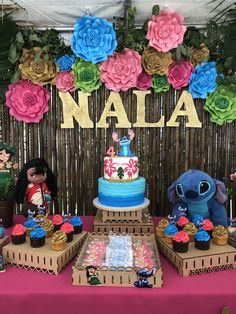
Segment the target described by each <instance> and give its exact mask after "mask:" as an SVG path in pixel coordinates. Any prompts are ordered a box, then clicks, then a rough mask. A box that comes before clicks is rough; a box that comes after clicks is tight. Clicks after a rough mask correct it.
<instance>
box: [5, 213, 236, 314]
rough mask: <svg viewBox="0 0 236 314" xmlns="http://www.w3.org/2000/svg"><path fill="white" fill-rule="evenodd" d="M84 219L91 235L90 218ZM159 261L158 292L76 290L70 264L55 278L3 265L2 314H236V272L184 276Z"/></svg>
mask: <svg viewBox="0 0 236 314" xmlns="http://www.w3.org/2000/svg"><path fill="white" fill-rule="evenodd" d="M82 219H83V221H84V230H87V231H92V228H93V226H92V224H93V219H94V217H82ZM22 221H23V220H22V217H21V216H16V217H15V221H14V222H15V223H19V222H22ZM9 232H10V230H8V233H9ZM161 263H162V268H163V272H164V276H163V277H164V278H163V280H164V287H163V288H160V289H139V288H108V287H74V286H72V284H71V283H72V269H71V264H69V265H68V266H67V267H66V269H65V270H64V271H63V272H62V273H61V274H60V275H59V276H55V275H50V274H44V273H40V272H36V271H30V270H25V269H19V268H13V267H7V270H6V272H5V273H0V314H18V313H19V314H65V313H66V314H79V313H81V314H92V313H102V314H111V313H112V314H121V313H122V314H143V313H145V314H152V313H155V314H189V313H190V314H220V313H221V310H222V308H223V307H224V306H226V305H228V306H229V307H230V309H231V312H230V314H236V269H234V270H227V271H222V272H215V273H209V274H204V275H197V276H192V277H186V278H183V277H181V276H180V275H179V274H178V273H177V272H176V271H175V269H174V268H173V267H172V266H171V265H170V264H169V263H168V262H167V261H166V260H165V259H164V258H162V257H161Z"/></svg>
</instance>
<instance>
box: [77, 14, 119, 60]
mask: <svg viewBox="0 0 236 314" xmlns="http://www.w3.org/2000/svg"><path fill="white" fill-rule="evenodd" d="M116 46H117V41H116V32H115V30H114V28H113V25H112V24H111V23H110V22H108V21H107V20H105V19H101V18H98V17H96V16H84V17H82V18H80V19H78V20H77V21H76V22H75V25H74V34H73V37H72V42H71V47H72V50H73V52H74V54H75V55H76V56H77V57H80V58H82V59H84V60H85V61H91V62H92V63H94V64H95V63H98V62H101V61H105V60H107V58H108V56H109V55H112V54H113V52H114V50H115V49H116Z"/></svg>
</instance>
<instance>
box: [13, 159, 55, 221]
mask: <svg viewBox="0 0 236 314" xmlns="http://www.w3.org/2000/svg"><path fill="white" fill-rule="evenodd" d="M56 195H57V182H56V177H55V175H54V174H53V172H52V170H51V169H50V168H49V165H48V163H47V162H46V161H45V160H44V159H43V158H37V159H32V160H30V161H28V162H27V163H26V164H25V165H24V167H23V169H22V170H21V172H20V173H19V176H18V180H17V183H16V188H15V200H16V202H17V203H18V204H23V210H22V214H23V215H24V216H25V217H27V213H28V210H29V209H30V210H31V211H35V213H36V215H37V214H38V210H39V208H44V209H45V213H44V214H46V213H47V212H48V205H49V204H50V202H51V201H52V200H53V199H54V198H55V197H56Z"/></svg>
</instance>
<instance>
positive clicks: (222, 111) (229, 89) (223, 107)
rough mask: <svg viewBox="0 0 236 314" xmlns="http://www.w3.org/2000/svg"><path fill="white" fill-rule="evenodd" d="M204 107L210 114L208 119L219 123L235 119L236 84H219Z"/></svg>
mask: <svg viewBox="0 0 236 314" xmlns="http://www.w3.org/2000/svg"><path fill="white" fill-rule="evenodd" d="M204 109H205V110H207V111H208V112H209V113H210V114H211V118H210V120H211V121H212V122H215V123H217V124H219V125H222V124H223V123H224V122H228V123H231V122H232V121H233V120H235V119H236V85H233V84H231V85H226V86H225V85H220V86H218V87H217V88H216V90H215V91H214V93H213V94H210V95H209V96H208V97H207V99H206V103H205V105H204Z"/></svg>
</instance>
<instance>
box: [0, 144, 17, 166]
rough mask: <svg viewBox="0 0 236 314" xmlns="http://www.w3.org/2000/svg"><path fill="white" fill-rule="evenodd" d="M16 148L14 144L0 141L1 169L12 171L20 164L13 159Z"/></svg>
mask: <svg viewBox="0 0 236 314" xmlns="http://www.w3.org/2000/svg"><path fill="white" fill-rule="evenodd" d="M15 154H16V150H15V148H14V147H13V146H11V145H8V144H6V143H3V142H0V171H11V170H13V169H17V168H18V164H15V163H13V162H12V161H11V158H12V157H13V156H15Z"/></svg>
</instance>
